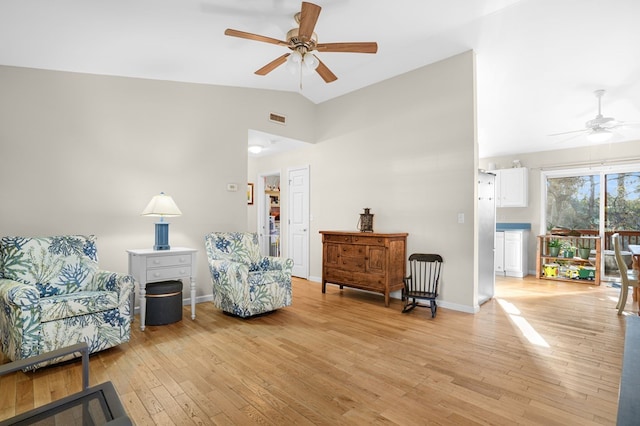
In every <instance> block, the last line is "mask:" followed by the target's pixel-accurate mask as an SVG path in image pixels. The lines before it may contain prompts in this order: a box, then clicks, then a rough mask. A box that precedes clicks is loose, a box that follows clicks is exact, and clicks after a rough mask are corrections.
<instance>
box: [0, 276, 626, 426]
mask: <svg viewBox="0 0 640 426" xmlns="http://www.w3.org/2000/svg"><path fill="white" fill-rule="evenodd" d="M320 288H321V286H320V284H319V283H314V282H307V281H304V280H298V279H295V280H294V304H293V306H291V307H288V308H285V309H281V310H279V311H277V312H275V313H273V314H270V315H266V316H262V317H258V318H253V319H248V320H241V319H238V318H233V317H229V316H226V315H223V314H222V313H221V312H220V311H218V310H216V309H214V308H213V306H212V304H211V303H202V304H199V305H198V306H197V318H196V320H195V321H192V320H191V319H190V315H189V313H190V312H189V307H185V308H184V319H183V320H182V321H181V322H179V323H175V324H172V325H167V326H150V327H147V329H146V331H145V332H140V330H139V323H138V322H137V321H136V323H135V326H134V331H133V333H132V338H131V341H130V342H129V343H127V344H123V345H121V346H119V347H117V348H113V349H110V350H106V351H103V352H101V353H98V354H95V355H92V356H91V368H90V381H91V384H92V385H93V384H97V383H101V382H104V381H108V380H111V381H112V382H113V383H114V385H115V387H116V389H117V391H118V393H119V395H120V398H121V400H122V402H123V405H124V406H125V408H126V410H127V412H128V414H129V415H130V417H131V418H132V419H133V420H134V422H135V423H136V424H137V425H151V424H162V425H165V424H169V425H170V424H176V425H190V424H200V425H208V424H223V425H229V424H238V425H245V424H265V425H272V424H275V425H289V424H398V425H411V424H443V425H444V424H452V425H466V424H493V425H514V424H524V425H591V424H615V419H616V410H617V398H618V384H619V381H620V371H621V363H622V351H623V345H624V328H625V324H624V316H618V315H616V309H615V304H616V300H617V297H618V290H617V289H613V288H608V287H607V286H606V285H604V284H603V285H602V286H600V287H593V286H590V285H586V284H574V283H556V282H549V281H542V280H536V279H534V278H531V277H529V278H526V279H504V278H499V279H498V281H497V294H496V297H495V299H493V300H491V301H489V302H487V303H486V304H485V305H483V306H482V308H481V310H480V312H479V313H478V314H475V315H472V314H465V313H461V312H456V311H451V310H447V309H443V308H440V309H439V310H438V315H437V317H436V318H435V319H431V316H430V312H429V310H428V309H417V310H415V311H414V312H412V313H410V314H401V313H400V311H401V302H400V301H399V300H392V303H391V306H390V307H389V308H385V307H384V303H383V298H382V296H381V295H373V294H367V293H363V292H358V291H356V290H349V289H345V290H343V291H340V290H339V289H338V287H336V286H333V285H329V286H328V288H327V293H326V294H322V293H321V291H320ZM629 299H631V297H629ZM632 308H633V309H632ZM635 311H637V305H632V302H629V303H628V304H627V311H626V312H625V313H626V314H629V315H635V314H636V313H635ZM136 319H137V318H136ZM529 339H532V340H531V341H530V340H529ZM0 357H1V355H0ZM3 362H7V360H6V359H3V358H0V363H3ZM80 380H81V378H80V361H79V360H78V361H77V362H76V361H74V362H71V363H67V364H64V365H62V366H53V367H48V368H43V369H40V370H38V371H36V372H34V373H26V374H25V373H22V372H18V373H15V374H12V375H9V376H5V377H3V378H1V381H0V419H5V418H8V417H11V416H13V415H14V414H15V413H20V412H23V411H27V410H28V409H30V408H32V407H34V406H39V405H42V404H44V403H47V402H49V401H51V400H55V399H59V398H61V397H64V396H65V395H68V394H71V393H74V392H77V391H79V390H80Z"/></svg>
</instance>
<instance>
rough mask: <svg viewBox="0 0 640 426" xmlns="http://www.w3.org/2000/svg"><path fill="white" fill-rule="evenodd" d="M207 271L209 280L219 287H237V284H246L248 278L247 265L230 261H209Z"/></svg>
mask: <svg viewBox="0 0 640 426" xmlns="http://www.w3.org/2000/svg"><path fill="white" fill-rule="evenodd" d="M209 270H210V271H211V278H213V280H214V281H215V282H216V284H218V285H221V286H225V285H231V286H234V287H237V285H238V283H242V282H246V280H247V277H248V276H249V265H247V264H244V263H239V262H231V261H230V260H211V259H209Z"/></svg>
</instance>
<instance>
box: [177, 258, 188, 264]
mask: <svg viewBox="0 0 640 426" xmlns="http://www.w3.org/2000/svg"><path fill="white" fill-rule="evenodd" d="M178 261H179V262H180V263H184V262H186V261H187V259H185V258H184V257H181V258H180V259H179V260H178Z"/></svg>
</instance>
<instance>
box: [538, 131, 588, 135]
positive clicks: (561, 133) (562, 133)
mask: <svg viewBox="0 0 640 426" xmlns="http://www.w3.org/2000/svg"><path fill="white" fill-rule="evenodd" d="M586 131H587V129H580V130H570V131H568V132H560V133H551V134H549V135H547V136H561V135H568V134H570V133H578V132H586Z"/></svg>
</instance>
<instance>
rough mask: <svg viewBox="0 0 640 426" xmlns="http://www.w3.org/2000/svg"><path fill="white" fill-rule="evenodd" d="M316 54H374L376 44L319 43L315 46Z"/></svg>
mask: <svg viewBox="0 0 640 426" xmlns="http://www.w3.org/2000/svg"><path fill="white" fill-rule="evenodd" d="M316 50H317V51H318V52H349V53H376V52H377V51H378V43H376V42H375V41H373V42H353V43H319V44H318V45H317V46H316Z"/></svg>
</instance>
